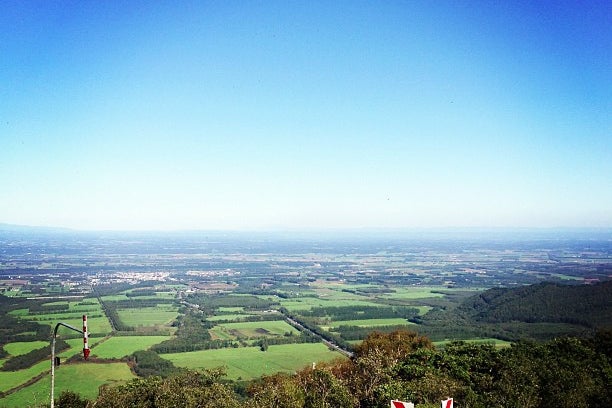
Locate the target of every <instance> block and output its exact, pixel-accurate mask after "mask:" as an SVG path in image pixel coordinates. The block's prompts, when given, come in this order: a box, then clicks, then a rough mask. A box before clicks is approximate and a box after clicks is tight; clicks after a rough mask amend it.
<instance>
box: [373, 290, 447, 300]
mask: <svg viewBox="0 0 612 408" xmlns="http://www.w3.org/2000/svg"><path fill="white" fill-rule="evenodd" d="M440 289H441V288H440V287H397V288H394V290H395V292H393V293H385V294H382V295H378V296H379V297H381V298H384V299H406V300H412V299H423V298H431V297H443V296H444V295H443V294H441V293H432V291H435V290H440ZM446 290H448V289H446Z"/></svg>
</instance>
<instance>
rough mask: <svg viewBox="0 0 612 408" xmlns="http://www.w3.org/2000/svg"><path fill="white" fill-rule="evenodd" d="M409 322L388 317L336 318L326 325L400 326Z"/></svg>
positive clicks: (333, 326)
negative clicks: (336, 319)
mask: <svg viewBox="0 0 612 408" xmlns="http://www.w3.org/2000/svg"><path fill="white" fill-rule="evenodd" d="M409 324H411V323H409V322H408V321H407V320H406V319H401V318H390V319H363V320H338V321H333V322H332V323H330V324H329V325H328V326H326V327H331V328H336V327H339V326H359V327H376V326H400V325H406V326H408V325H409ZM413 325H414V324H413Z"/></svg>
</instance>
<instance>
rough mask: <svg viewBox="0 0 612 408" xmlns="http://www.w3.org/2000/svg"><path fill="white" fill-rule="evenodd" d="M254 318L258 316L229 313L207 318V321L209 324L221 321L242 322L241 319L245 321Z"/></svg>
mask: <svg viewBox="0 0 612 408" xmlns="http://www.w3.org/2000/svg"><path fill="white" fill-rule="evenodd" d="M253 316H256V315H253V314H237V313H228V314H221V315H217V316H210V317H207V318H206V320H208V321H209V322H217V321H219V320H240V319H244V318H247V317H253Z"/></svg>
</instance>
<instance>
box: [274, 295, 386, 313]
mask: <svg viewBox="0 0 612 408" xmlns="http://www.w3.org/2000/svg"><path fill="white" fill-rule="evenodd" d="M364 299H365V298H364ZM281 306H283V307H285V308H286V309H287V310H289V311H291V312H293V311H298V310H309V309H312V308H313V307H346V306H349V307H350V306H380V304H379V303H374V302H370V301H367V300H353V299H336V300H326V299H320V298H311V297H305V298H295V299H281Z"/></svg>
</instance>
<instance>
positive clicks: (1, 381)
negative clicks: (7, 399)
mask: <svg viewBox="0 0 612 408" xmlns="http://www.w3.org/2000/svg"><path fill="white" fill-rule="evenodd" d="M50 369H51V359H49V360H48V361H46V360H45V361H41V362H40V363H37V364H34V365H33V366H32V367H30V368H26V369H25V370H19V371H0V392H4V391H7V390H10V389H11V388H14V387H17V386H18V385H19V384H23V383H24V382H26V381H28V380H29V379H30V378H33V377H36V376H37V375H38V374H40V373H42V372H43V371H45V370H50ZM3 402H4V401H3V400H2V399H0V406H2V405H3Z"/></svg>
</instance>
